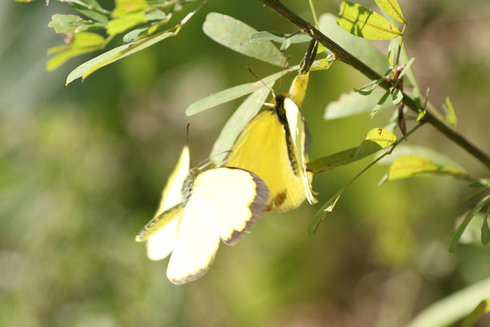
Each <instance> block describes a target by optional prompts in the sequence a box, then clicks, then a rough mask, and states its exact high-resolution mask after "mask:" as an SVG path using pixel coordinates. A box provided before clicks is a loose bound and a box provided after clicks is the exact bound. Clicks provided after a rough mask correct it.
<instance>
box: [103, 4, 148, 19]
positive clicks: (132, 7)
mask: <svg viewBox="0 0 490 327" xmlns="http://www.w3.org/2000/svg"><path fill="white" fill-rule="evenodd" d="M148 8H150V4H149V3H148V2H147V1H146V0H116V8H114V10H113V11H112V16H113V17H121V16H126V15H127V14H130V13H135V12H141V11H144V10H146V9H148Z"/></svg>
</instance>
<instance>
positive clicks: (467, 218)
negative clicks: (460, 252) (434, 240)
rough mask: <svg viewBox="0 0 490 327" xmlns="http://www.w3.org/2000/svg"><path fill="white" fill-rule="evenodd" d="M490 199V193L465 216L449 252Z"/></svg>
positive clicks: (454, 247) (452, 240) (453, 238)
mask: <svg viewBox="0 0 490 327" xmlns="http://www.w3.org/2000/svg"><path fill="white" fill-rule="evenodd" d="M489 200H490V195H487V196H486V197H484V198H483V199H481V200H480V201H479V202H478V203H477V204H476V206H475V207H474V208H473V209H472V210H471V211H470V212H469V213H468V214H467V215H466V216H465V217H464V219H463V221H462V222H461V224H460V225H459V226H458V228H457V229H456V231H455V232H454V234H453V237H452V238H451V241H450V242H449V249H448V250H449V252H451V253H452V252H454V250H455V249H456V246H457V245H458V243H459V240H460V239H461V235H463V232H464V231H465V229H466V227H467V226H468V224H469V223H470V221H471V219H473V217H474V216H475V215H476V214H477V213H478V212H479V211H480V210H481V209H482V208H483V206H484V205H485V204H487V202H488V201H489ZM489 294H490V293H489Z"/></svg>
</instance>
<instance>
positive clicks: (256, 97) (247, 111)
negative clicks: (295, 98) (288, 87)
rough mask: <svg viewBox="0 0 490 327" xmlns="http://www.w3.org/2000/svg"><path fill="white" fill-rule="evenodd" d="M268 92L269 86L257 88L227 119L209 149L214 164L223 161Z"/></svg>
mask: <svg viewBox="0 0 490 327" xmlns="http://www.w3.org/2000/svg"><path fill="white" fill-rule="evenodd" d="M273 84H274V82H271V83H270V85H269V86H270V87H271V88H272V86H273ZM269 93H270V90H269V88H267V87H265V86H263V87H261V88H259V89H258V90H256V91H255V92H253V93H252V94H251V95H250V96H249V97H247V98H246V99H245V101H243V103H242V104H241V105H240V106H239V107H238V108H237V110H235V112H234V113H233V115H232V116H231V117H230V119H228V121H227V122H226V124H225V126H224V127H223V129H222V130H221V133H220V135H219V137H218V139H217V140H216V142H215V143H214V146H213V150H212V151H211V155H210V158H211V160H212V161H213V162H214V163H215V164H216V165H218V164H220V163H221V162H223V159H224V157H225V156H226V155H227V153H226V151H228V150H230V149H231V147H232V146H233V143H234V142H235V140H236V138H237V137H238V135H239V134H240V132H241V130H242V129H243V128H244V127H245V125H247V124H248V122H249V121H250V120H251V119H253V118H254V117H255V115H256V114H257V113H258V112H259V110H260V108H262V106H263V104H264V102H265V101H266V99H267V96H268V95H269Z"/></svg>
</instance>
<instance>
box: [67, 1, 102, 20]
mask: <svg viewBox="0 0 490 327" xmlns="http://www.w3.org/2000/svg"><path fill="white" fill-rule="evenodd" d="M62 2H67V3H68V5H69V6H70V7H72V8H73V9H75V10H76V11H78V12H79V13H81V14H82V15H85V16H86V17H88V18H90V19H93V20H95V21H98V22H100V23H107V22H108V21H109V18H108V17H109V15H110V12H109V11H107V10H105V9H104V8H102V6H101V5H100V4H99V3H98V2H97V0H80V1H76V2H73V1H69V0H62Z"/></svg>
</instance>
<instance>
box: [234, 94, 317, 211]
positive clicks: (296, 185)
mask: <svg viewBox="0 0 490 327" xmlns="http://www.w3.org/2000/svg"><path fill="white" fill-rule="evenodd" d="M285 104H286V105H287V106H286V107H285ZM288 112H290V113H289V114H288ZM293 118H294V121H293V122H292V124H291V123H289V119H291V120H293ZM298 129H299V131H298ZM304 142H305V128H304V121H303V117H302V115H301V113H300V111H299V109H298V107H297V106H296V105H295V104H294V102H293V101H292V100H291V99H289V98H285V97H284V96H282V95H278V96H277V97H276V106H275V108H274V109H266V110H264V111H262V112H260V113H259V114H258V115H257V116H255V117H254V118H253V119H252V120H251V121H250V122H249V123H248V124H247V126H245V128H244V129H243V130H242V132H241V133H240V135H239V136H238V137H237V139H236V141H235V143H234V144H233V146H232V148H231V152H230V155H229V157H228V160H227V163H226V165H227V166H229V167H239V168H243V169H247V170H250V171H252V172H254V173H255V174H257V175H258V176H260V177H261V178H262V179H263V180H264V181H265V183H266V184H267V186H268V187H269V190H270V192H271V207H274V208H275V209H277V210H278V211H288V210H292V209H295V208H297V207H298V206H299V205H300V204H301V203H303V201H304V199H305V197H307V196H308V199H309V200H310V199H311V200H312V201H314V199H313V196H312V195H311V186H310V185H311V174H307V173H306V160H307V157H306V153H305V151H306V150H305V144H304ZM310 195H311V197H310Z"/></svg>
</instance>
